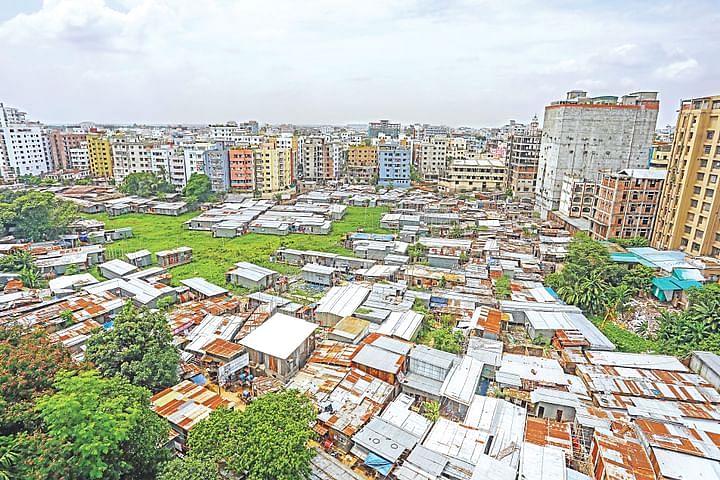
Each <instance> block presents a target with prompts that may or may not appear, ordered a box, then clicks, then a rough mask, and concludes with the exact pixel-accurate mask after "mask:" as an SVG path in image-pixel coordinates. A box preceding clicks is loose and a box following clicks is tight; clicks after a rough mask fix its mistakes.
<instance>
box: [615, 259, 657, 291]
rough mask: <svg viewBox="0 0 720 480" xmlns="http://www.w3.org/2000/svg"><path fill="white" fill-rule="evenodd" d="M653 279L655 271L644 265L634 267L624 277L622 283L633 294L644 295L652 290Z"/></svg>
mask: <svg viewBox="0 0 720 480" xmlns="http://www.w3.org/2000/svg"><path fill="white" fill-rule="evenodd" d="M654 277H655V271H654V270H653V269H652V268H650V267H646V266H645V265H635V267H633V268H632V269H631V270H630V272H629V273H628V274H627V275H625V277H624V278H623V282H624V283H625V284H626V285H627V286H628V287H630V288H631V289H632V291H633V293H635V294H646V293H649V292H650V290H651V289H652V279H653V278H654Z"/></svg>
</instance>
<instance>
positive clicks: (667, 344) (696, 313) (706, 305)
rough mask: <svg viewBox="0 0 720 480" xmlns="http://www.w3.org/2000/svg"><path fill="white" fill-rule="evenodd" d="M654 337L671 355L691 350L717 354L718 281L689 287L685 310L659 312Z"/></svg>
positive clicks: (719, 322) (719, 335)
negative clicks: (697, 286)
mask: <svg viewBox="0 0 720 480" xmlns="http://www.w3.org/2000/svg"><path fill="white" fill-rule="evenodd" d="M655 339H656V341H657V343H658V344H659V345H662V348H663V350H664V351H666V352H668V353H673V354H675V355H680V356H682V355H686V354H688V353H689V352H691V351H693V350H707V351H710V352H715V353H719V354H720V284H717V283H713V284H707V285H705V286H703V287H702V288H691V289H690V290H689V291H688V308H687V309H686V310H685V311H683V312H670V311H665V312H663V313H662V314H661V315H660V318H659V319H658V329H657V332H656V335H655Z"/></svg>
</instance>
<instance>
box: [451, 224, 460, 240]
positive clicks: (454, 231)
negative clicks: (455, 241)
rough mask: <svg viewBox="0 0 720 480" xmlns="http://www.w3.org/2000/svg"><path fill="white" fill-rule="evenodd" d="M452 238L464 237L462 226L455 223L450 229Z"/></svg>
mask: <svg viewBox="0 0 720 480" xmlns="http://www.w3.org/2000/svg"><path fill="white" fill-rule="evenodd" d="M449 236H450V238H462V236H463V230H462V228H460V226H459V225H455V226H454V227H453V228H451V229H450V235H449Z"/></svg>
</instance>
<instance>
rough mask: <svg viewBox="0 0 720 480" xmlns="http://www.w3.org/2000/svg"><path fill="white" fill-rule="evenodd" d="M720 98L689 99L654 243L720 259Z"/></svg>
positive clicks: (684, 106) (672, 156) (681, 114)
mask: <svg viewBox="0 0 720 480" xmlns="http://www.w3.org/2000/svg"><path fill="white" fill-rule="evenodd" d="M718 137H720V95H718V96H714V97H703V98H694V99H691V100H683V101H682V102H681V103H680V110H679V114H678V118H677V123H676V128H675V138H674V140H673V144H672V151H671V154H670V163H669V165H668V173H667V177H666V179H665V185H664V186H663V192H662V198H661V200H660V207H659V208H658V215H657V221H656V222H655V228H654V231H653V236H652V242H651V243H652V245H653V246H654V247H657V248H663V249H682V250H684V251H685V252H687V253H690V254H692V255H712V256H713V257H720V181H719V180H718V179H719V178H720V141H718Z"/></svg>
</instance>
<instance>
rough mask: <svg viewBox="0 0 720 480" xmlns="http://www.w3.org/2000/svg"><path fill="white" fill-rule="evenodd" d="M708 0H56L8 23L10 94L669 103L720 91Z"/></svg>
mask: <svg viewBox="0 0 720 480" xmlns="http://www.w3.org/2000/svg"><path fill="white" fill-rule="evenodd" d="M707 1H710V0H705V1H698V2H695V3H693V4H685V6H684V7H683V8H684V12H685V15H679V14H678V9H679V8H680V7H679V6H675V5H671V4H672V2H671V1H670V0H665V1H664V2H660V5H658V6H657V7H654V8H653V9H651V8H647V6H641V5H639V4H638V5H635V4H633V3H632V2H630V3H631V4H630V6H623V11H622V13H619V12H618V11H615V10H613V7H612V5H611V3H612V2H609V3H608V5H605V4H604V3H603V4H598V5H592V6H591V5H587V4H583V5H584V7H582V9H581V7H580V6H578V5H579V4H576V3H575V2H572V1H571V0H554V1H551V2H545V3H544V4H542V5H538V4H536V3H535V2H530V1H529V0H507V1H505V2H502V3H498V2H491V1H483V2H477V1H471V0H448V1H441V0H397V1H392V2H388V1H386V0H364V1H361V2H359V1H341V0H304V1H302V2H298V1H297V0H265V1H262V2H250V1H242V2H240V1H235V0H107V1H104V0H46V1H45V2H44V3H43V6H42V8H41V9H39V10H38V11H35V12H30V13H26V14H20V15H17V16H15V17H14V18H11V19H10V20H7V21H5V22H4V23H0V45H2V46H3V47H2V48H0V65H2V68H3V72H12V73H11V74H7V73H3V75H0V92H2V95H3V98H2V99H1V100H2V101H5V102H8V103H11V104H14V105H18V106H20V107H22V108H24V109H26V110H28V111H29V112H30V113H31V115H33V116H34V117H36V118H39V119H43V120H46V121H80V120H87V119H94V120H98V121H153V122H163V121H168V122H170V121H187V122H191V121H192V122H209V121H217V120H227V119H233V118H234V119H239V120H240V119H245V118H256V119H258V120H260V121H274V122H283V121H288V122H345V121H354V120H369V119H373V118H377V117H382V118H395V119H398V120H401V121H426V122H438V123H448V124H466V125H468V124H470V125H490V124H497V123H500V122H503V121H505V120H506V119H508V118H517V119H519V120H522V119H523V118H529V117H530V116H531V115H532V114H534V113H540V114H541V113H542V108H543V106H544V105H545V104H547V103H548V102H549V101H551V100H554V99H557V98H561V97H562V96H563V95H564V92H565V91H566V90H569V89H572V88H576V87H582V88H586V89H588V90H590V89H597V90H602V91H597V92H591V94H623V93H626V90H628V89H630V87H632V89H638V90H640V89H659V90H660V91H661V95H662V100H663V105H667V107H666V108H667V111H668V112H671V113H670V114H671V115H672V110H673V109H674V107H675V105H676V104H677V98H679V97H680V96H699V95H705V94H711V93H717V92H712V91H707V89H709V88H714V87H715V84H714V83H713V78H717V75H718V73H719V72H718V67H716V66H715V65H714V64H712V65H707V66H706V65H699V64H698V62H697V61H695V60H693V59H699V58H709V55H710V52H714V51H717V48H718V46H720V45H719V43H720V38H716V37H717V36H710V37H708V36H707V35H704V34H703V32H706V31H712V28H713V27H714V26H715V25H717V18H715V19H714V18H713V17H712V15H707V14H703V15H697V13H698V12H707V4H706V3H705V2H707ZM0 9H2V3H1V2H0ZM0 18H2V16H0ZM668 32H683V33H682V35H679V34H678V35H675V33H674V34H673V36H672V42H670V40H665V39H667V38H668ZM665 42H667V44H666V43H665ZM691 61H692V62H695V63H694V64H692V63H690V62H691ZM658 66H662V67H659V68H658ZM690 75H692V77H690ZM682 78H685V79H687V78H693V79H694V81H693V84H690V85H688V84H684V85H680V83H679V82H677V80H678V79H682ZM668 101H669V102H668ZM666 102H667V103H666Z"/></svg>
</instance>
